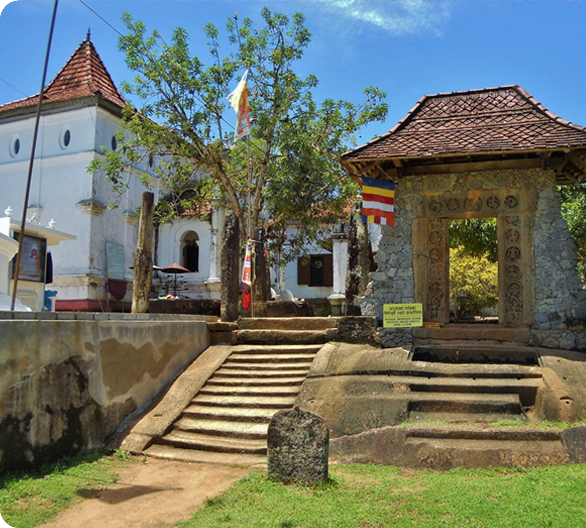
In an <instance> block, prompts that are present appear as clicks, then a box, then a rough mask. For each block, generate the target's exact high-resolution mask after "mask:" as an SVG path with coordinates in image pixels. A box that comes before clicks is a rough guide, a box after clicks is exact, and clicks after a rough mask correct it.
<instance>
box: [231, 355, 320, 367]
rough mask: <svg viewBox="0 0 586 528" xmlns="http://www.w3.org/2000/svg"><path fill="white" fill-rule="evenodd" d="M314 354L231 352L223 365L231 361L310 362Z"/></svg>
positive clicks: (248, 362) (240, 362)
mask: <svg viewBox="0 0 586 528" xmlns="http://www.w3.org/2000/svg"><path fill="white" fill-rule="evenodd" d="M314 358H315V354H231V355H230V357H229V358H228V360H227V362H226V363H225V365H232V364H233V363H239V364H242V363H246V364H250V363H262V364H266V363H269V364H272V363H310V364H311V362H312V361H313V359H314Z"/></svg>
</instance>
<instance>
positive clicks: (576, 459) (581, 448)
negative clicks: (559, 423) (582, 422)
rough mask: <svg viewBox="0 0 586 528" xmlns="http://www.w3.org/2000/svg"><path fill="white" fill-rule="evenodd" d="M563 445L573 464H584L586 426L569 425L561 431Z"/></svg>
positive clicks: (585, 461)
mask: <svg viewBox="0 0 586 528" xmlns="http://www.w3.org/2000/svg"><path fill="white" fill-rule="evenodd" d="M561 436H562V444H563V445H564V447H565V449H566V451H567V453H568V455H569V456H570V460H571V461H572V463H573V464H586V427H584V426H579V427H570V428H569V429H566V430H565V431H563V432H562V434H561Z"/></svg>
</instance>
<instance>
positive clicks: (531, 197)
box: [412, 189, 537, 326]
mask: <svg viewBox="0 0 586 528" xmlns="http://www.w3.org/2000/svg"><path fill="white" fill-rule="evenodd" d="M536 207H537V191H536V190H535V189H499V190H474V191H465V192H438V191H433V192H424V193H423V204H422V207H421V211H422V214H421V215H420V216H417V217H416V218H415V219H414V220H413V226H412V227H413V230H412V237H413V238H412V244H413V271H414V278H415V300H416V301H417V302H421V303H422V304H423V320H424V321H426V322H437V323H444V324H447V323H449V322H450V294H449V284H450V278H449V230H448V228H449V222H450V221H451V220H462V219H466V218H490V217H492V218H495V217H496V219H497V241H498V269H499V271H498V282H499V289H498V298H499V305H498V317H499V324H501V325H504V326H529V325H531V324H533V321H534V304H535V292H534V269H535V259H534V254H533V224H534V222H533V219H534V215H533V213H534V211H535V210H536Z"/></svg>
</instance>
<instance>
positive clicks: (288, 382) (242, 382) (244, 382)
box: [206, 375, 305, 388]
mask: <svg viewBox="0 0 586 528" xmlns="http://www.w3.org/2000/svg"><path fill="white" fill-rule="evenodd" d="M304 381H305V376H303V377H301V376H299V375H297V376H295V377H292V376H291V377H284V376H279V377H277V376H272V377H270V378H268V377H263V378H259V377H254V378H253V377H246V378H239V377H229V376H228V377H226V376H214V377H213V378H212V379H210V380H208V382H207V384H206V387H207V386H221V387H227V386H230V387H238V386H241V387H244V386H250V385H252V386H255V385H256V386H263V387H264V386H266V387H269V386H270V387H288V386H293V387H297V388H299V386H300V385H301V384H302V383H303V382H304Z"/></svg>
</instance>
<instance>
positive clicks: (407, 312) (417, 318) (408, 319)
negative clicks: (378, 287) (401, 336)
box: [383, 303, 423, 328]
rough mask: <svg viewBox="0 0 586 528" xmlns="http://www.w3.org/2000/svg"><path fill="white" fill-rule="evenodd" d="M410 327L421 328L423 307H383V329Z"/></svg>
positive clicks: (407, 305) (405, 305) (419, 305)
mask: <svg viewBox="0 0 586 528" xmlns="http://www.w3.org/2000/svg"><path fill="white" fill-rule="evenodd" d="M411 326H423V305H422V304H421V303H413V304H385V305H383V327H384V328H407V327H411Z"/></svg>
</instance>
